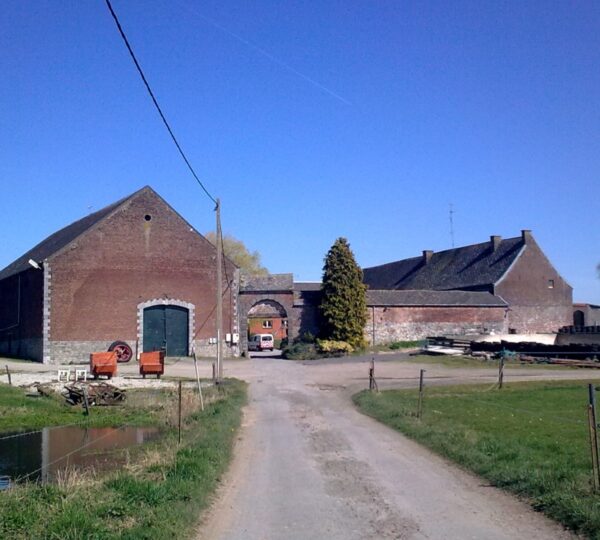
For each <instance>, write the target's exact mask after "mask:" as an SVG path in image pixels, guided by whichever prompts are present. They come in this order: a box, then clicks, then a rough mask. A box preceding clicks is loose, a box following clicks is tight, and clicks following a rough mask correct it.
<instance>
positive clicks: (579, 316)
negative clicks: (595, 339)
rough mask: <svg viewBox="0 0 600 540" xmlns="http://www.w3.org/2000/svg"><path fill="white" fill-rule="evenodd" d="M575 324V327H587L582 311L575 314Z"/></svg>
mask: <svg viewBox="0 0 600 540" xmlns="http://www.w3.org/2000/svg"><path fill="white" fill-rule="evenodd" d="M573 324H574V325H575V326H585V314H584V313H583V311H581V310H580V309H578V310H576V311H575V312H573Z"/></svg>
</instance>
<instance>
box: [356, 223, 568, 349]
mask: <svg viewBox="0 0 600 540" xmlns="http://www.w3.org/2000/svg"><path fill="white" fill-rule="evenodd" d="M364 282H365V283H366V284H367V285H368V286H369V289H371V290H372V291H371V294H373V293H375V290H379V291H387V292H385V293H383V292H382V293H379V295H381V296H382V297H384V298H386V302H387V309H385V307H382V306H381V305H377V304H382V302H378V301H376V300H373V301H372V302H371V303H370V304H371V306H372V308H376V309H375V311H373V312H372V314H371V317H373V316H375V322H376V327H380V328H387V329H388V331H387V332H383V333H382V335H381V336H380V337H381V338H382V339H388V340H389V339H390V338H392V337H393V338H399V339H419V338H421V337H425V336H426V335H428V334H435V333H437V334H440V333H454V334H457V333H470V332H472V331H475V330H479V331H489V330H494V331H496V332H506V333H519V334H532V333H544V332H556V331H558V329H559V328H560V327H561V326H564V325H566V324H571V321H572V317H573V304H572V301H573V300H572V296H573V289H572V288H571V286H570V285H569V284H568V283H567V282H566V281H565V280H564V279H563V278H562V277H561V276H560V275H559V274H558V272H557V271H556V269H555V268H554V267H553V266H552V264H551V263H550V261H549V260H548V258H547V257H546V255H545V254H544V252H543V251H542V250H541V248H540V247H539V245H538V244H537V242H536V241H535V239H534V238H533V235H532V234H531V231H528V230H524V231H522V232H521V235H520V236H518V237H515V238H508V239H505V240H503V239H502V238H501V237H499V236H491V237H490V240H489V242H483V243H480V244H474V245H470V246H464V247H459V248H455V249H448V250H445V251H440V252H437V253H434V252H432V251H423V253H422V255H421V256H419V257H413V258H410V259H403V260H400V261H395V262H392V263H388V264H383V265H380V266H374V267H371V268H365V269H364ZM394 295H396V296H397V298H396V296H394ZM377 297H378V295H377V294H375V295H374V298H377ZM394 298H396V300H394ZM501 313H503V315H502V317H501V316H500V314H501ZM411 326H412V328H411ZM368 334H369V332H368V331H367V335H368ZM409 336H410V337H409Z"/></svg>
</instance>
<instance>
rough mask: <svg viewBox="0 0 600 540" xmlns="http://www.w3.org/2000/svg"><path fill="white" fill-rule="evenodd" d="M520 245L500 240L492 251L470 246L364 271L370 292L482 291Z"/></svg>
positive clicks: (487, 246) (486, 245) (520, 240)
mask: <svg viewBox="0 0 600 540" xmlns="http://www.w3.org/2000/svg"><path fill="white" fill-rule="evenodd" d="M523 246H524V243H523V238H522V237H521V236H518V237H516V238H507V239H506V240H501V241H500V243H499V245H498V247H497V248H496V250H495V251H494V250H492V248H491V245H490V242H483V243H481V244H473V245H471V246H464V247H459V248H455V249H448V250H446V251H439V252H437V253H433V254H432V255H431V259H430V260H429V262H428V263H427V264H425V262H424V259H423V257H413V258H411V259H403V260H400V261H396V262H392V263H388V264H382V265H380V266H373V267H371V268H364V269H363V275H364V282H365V283H366V284H367V285H368V286H369V288H370V289H417V290H438V291H443V290H452V289H480V290H481V289H486V288H489V287H491V285H492V284H494V283H496V282H497V281H498V280H499V279H500V278H501V277H502V276H503V275H504V274H505V273H506V271H507V270H508V268H509V267H510V265H511V264H512V263H513V262H514V261H515V259H516V258H517V256H518V255H519V253H520V251H521V248H522V247H523Z"/></svg>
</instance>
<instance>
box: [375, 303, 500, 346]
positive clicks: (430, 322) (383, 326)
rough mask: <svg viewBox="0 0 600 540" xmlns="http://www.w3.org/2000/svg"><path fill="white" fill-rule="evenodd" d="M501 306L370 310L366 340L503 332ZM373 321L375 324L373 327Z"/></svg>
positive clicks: (378, 341)
mask: <svg viewBox="0 0 600 540" xmlns="http://www.w3.org/2000/svg"><path fill="white" fill-rule="evenodd" d="M505 311H506V310H505V308H501V307H412V306H411V307H369V309H368V315H369V317H368V321H367V324H366V326H365V339H366V340H367V341H368V342H369V343H371V344H373V336H374V341H375V345H381V344H384V343H391V342H393V341H412V340H418V339H424V338H426V337H427V336H438V335H449V334H453V335H466V334H476V333H484V332H490V331H493V332H495V333H504V332H506V319H505ZM373 321H375V324H373Z"/></svg>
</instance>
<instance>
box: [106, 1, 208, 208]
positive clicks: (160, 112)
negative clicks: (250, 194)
mask: <svg viewBox="0 0 600 540" xmlns="http://www.w3.org/2000/svg"><path fill="white" fill-rule="evenodd" d="M105 2H106V5H107V7H108V10H109V11H110V14H111V15H112V17H113V19H114V21H115V24H116V25H117V28H118V30H119V34H121V37H122V38H123V42H124V43H125V46H126V47H127V50H128V51H129V55H130V56H131V59H132V60H133V63H134V64H135V67H136V68H137V70H138V73H139V74H140V77H141V78H142V81H144V85H145V86H146V90H148V93H149V94H150V97H151V98H152V102H153V103H154V106H155V107H156V110H157V111H158V114H159V115H160V117H161V119H162V121H163V123H164V125H165V127H166V128H167V131H168V132H169V135H171V139H173V142H174V143H175V146H176V147H177V150H179V153H180V154H181V157H182V158H183V161H185V164H186V165H187V167H188V169H189V170H190V172H191V173H192V175H193V177H194V178H195V179H196V182H198V184H200V187H201V188H202V190H203V191H204V193H206V195H207V197H208V198H209V199H210V200H211V201H212V202H214V203H215V204H216V205H218V203H217V200H216V199H215V198H214V197H213V196H212V195H211V194H210V193H209V191H208V190H207V189H206V187H205V186H204V184H203V183H202V181H201V180H200V178H198V175H197V174H196V171H194V168H193V167H192V165H191V163H190V161H189V160H188V158H187V157H186V155H185V153H184V151H183V150H182V148H181V145H180V144H179V142H178V141H177V138H176V137H175V134H174V133H173V130H172V129H171V126H170V125H169V122H168V121H167V118H166V117H165V115H164V113H163V111H162V109H161V108H160V105H159V104H158V101H157V99H156V97H155V96H154V92H152V89H151V88H150V84H149V83H148V80H147V79H146V76H145V75H144V72H143V71H142V67H141V66H140V63H139V62H138V60H137V58H136V56H135V54H134V52H133V49H132V48H131V45H130V44H129V40H128V39H127V36H126V35H125V32H124V31H123V27H122V26H121V23H120V22H119V19H118V17H117V14H116V13H115V10H114V9H113V7H112V4H111V3H110V0H105Z"/></svg>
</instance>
